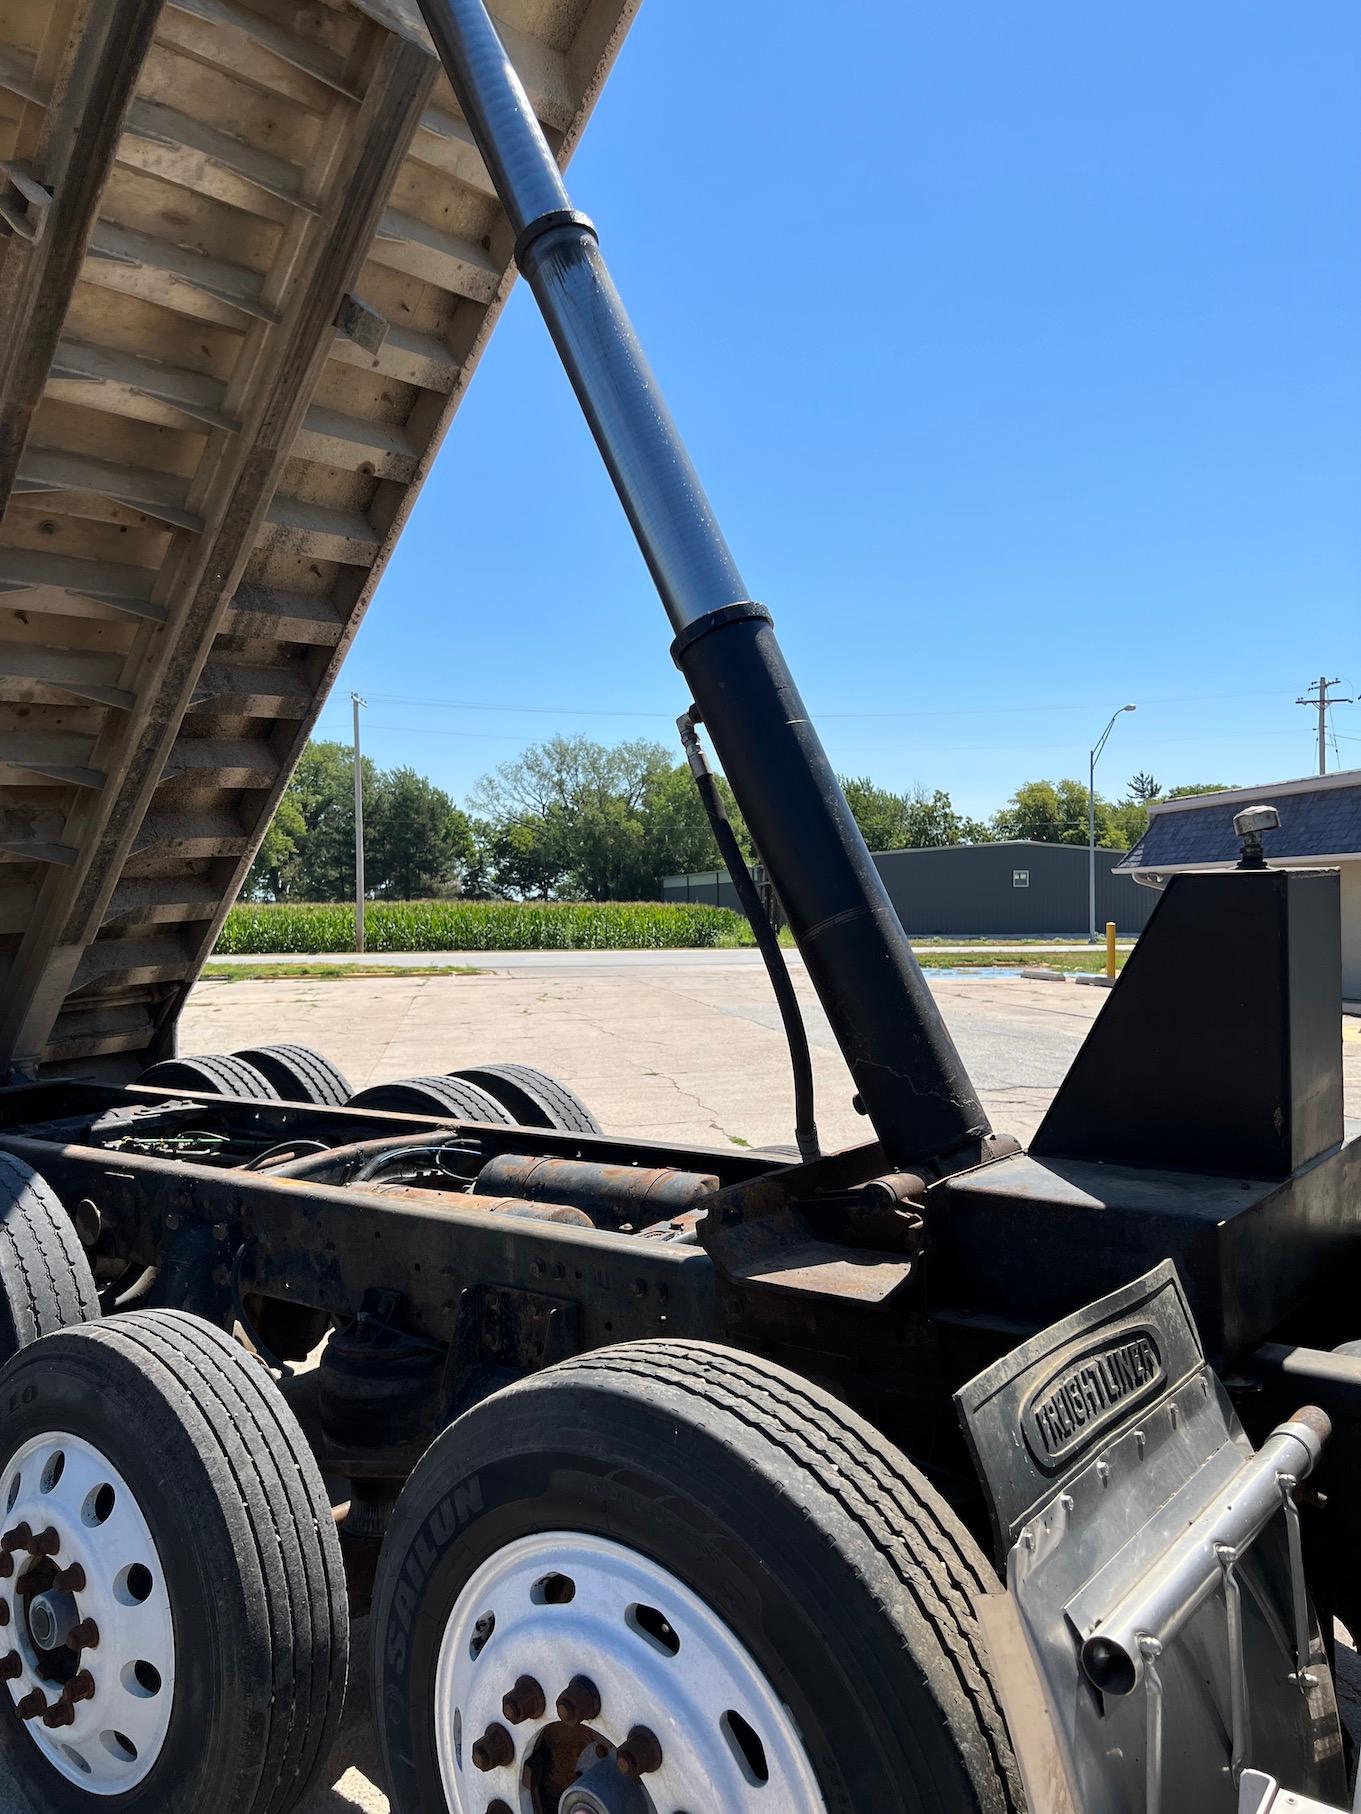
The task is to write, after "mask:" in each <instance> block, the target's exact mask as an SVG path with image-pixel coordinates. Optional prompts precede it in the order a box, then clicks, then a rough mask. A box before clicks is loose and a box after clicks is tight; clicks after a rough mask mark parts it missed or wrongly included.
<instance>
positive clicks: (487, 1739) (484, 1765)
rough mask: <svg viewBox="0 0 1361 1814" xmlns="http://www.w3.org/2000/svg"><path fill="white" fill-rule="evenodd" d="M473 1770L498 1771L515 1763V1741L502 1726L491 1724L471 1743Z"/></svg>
mask: <svg viewBox="0 0 1361 1814" xmlns="http://www.w3.org/2000/svg"><path fill="white" fill-rule="evenodd" d="M472 1760H473V1768H474V1770H499V1769H501V1767H502V1766H503V1765H504V1764H513V1763H514V1762H515V1740H514V1739H513V1738H512V1737H511V1736H510V1734H509V1732H507V1731H506V1729H505V1727H504V1726H498V1725H495V1724H492V1725H490V1726H488V1727H487V1730H486V1731H485V1732H484V1733H483V1734H482V1736H481V1738H479V1739H476V1740H475V1741H474V1743H473V1749H472Z"/></svg>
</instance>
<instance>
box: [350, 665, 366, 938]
mask: <svg viewBox="0 0 1361 1814" xmlns="http://www.w3.org/2000/svg"><path fill="white" fill-rule="evenodd" d="M350 699H351V702H352V703H353V705H354V948H355V950H356V951H358V952H361V953H362V952H363V949H364V765H363V763H362V762H361V761H360V758H359V708H360V706H361V705H367V704H368V701H367V700H366V699H361V698H360V697H359V695H358V693H351V694H350Z"/></svg>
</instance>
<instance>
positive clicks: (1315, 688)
mask: <svg viewBox="0 0 1361 1814" xmlns="http://www.w3.org/2000/svg"><path fill="white" fill-rule="evenodd" d="M1340 685H1341V682H1340V681H1337V680H1329V678H1328V676H1327V675H1326V674H1320V675H1319V677H1318V679H1317V680H1316V681H1314V683H1313V685H1312V686H1311V687H1310V688H1309V691H1308V692H1307V693H1305V694H1304V696H1303V697H1302V698H1300V699H1297V700H1296V701H1295V704H1296V705H1308V706H1312V707H1313V708H1314V710H1315V711H1316V712H1317V713H1318V772H1319V773H1320V774H1321V775H1326V774H1327V773H1328V707H1329V706H1330V705H1352V704H1353V703H1354V701H1352V700H1350V699H1339V698H1335V697H1334V696H1333V694H1332V693H1331V692H1330V690H1329V689H1330V688H1332V687H1335V686H1340Z"/></svg>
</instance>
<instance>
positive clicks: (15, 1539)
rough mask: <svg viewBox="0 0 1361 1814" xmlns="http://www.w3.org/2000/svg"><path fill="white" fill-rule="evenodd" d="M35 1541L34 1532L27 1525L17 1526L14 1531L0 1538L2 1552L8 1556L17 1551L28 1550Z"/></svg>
mask: <svg viewBox="0 0 1361 1814" xmlns="http://www.w3.org/2000/svg"><path fill="white" fill-rule="evenodd" d="M32 1541H33V1532H32V1530H31V1529H30V1528H29V1526H28V1525H27V1524H16V1525H15V1526H14V1528H13V1529H12V1530H8V1531H6V1532H5V1534H4V1536H3V1537H0V1550H4V1551H5V1552H6V1553H7V1554H8V1553H9V1552H10V1551H12V1550H16V1549H27V1548H28V1546H29V1544H30V1543H32Z"/></svg>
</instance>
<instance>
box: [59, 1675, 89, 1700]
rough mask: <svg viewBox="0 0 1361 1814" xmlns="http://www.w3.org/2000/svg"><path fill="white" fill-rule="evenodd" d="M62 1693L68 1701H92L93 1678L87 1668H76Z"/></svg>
mask: <svg viewBox="0 0 1361 1814" xmlns="http://www.w3.org/2000/svg"><path fill="white" fill-rule="evenodd" d="M62 1693H63V1694H64V1695H65V1696H66V1698H67V1700H69V1701H92V1700H93V1699H94V1698H95V1679H94V1677H93V1676H92V1675H91V1674H90V1672H89V1670H88V1669H81V1670H78V1671H77V1672H76V1674H75V1675H73V1676H72V1677H71V1680H70V1681H69V1682H68V1683H67V1684H66V1686H65V1688H63V1690H62Z"/></svg>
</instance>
